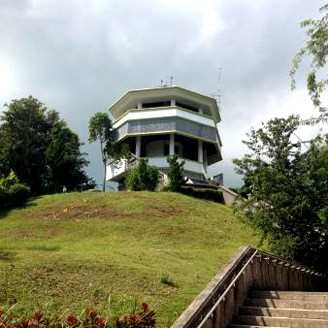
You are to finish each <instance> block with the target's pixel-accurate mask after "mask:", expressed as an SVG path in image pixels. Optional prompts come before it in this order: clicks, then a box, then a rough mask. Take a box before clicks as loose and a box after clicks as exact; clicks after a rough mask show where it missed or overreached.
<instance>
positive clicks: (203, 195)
mask: <svg viewBox="0 0 328 328" xmlns="http://www.w3.org/2000/svg"><path fill="white" fill-rule="evenodd" d="M180 191H181V193H183V194H185V195H188V196H192V197H195V198H200V199H206V200H210V201H212V202H216V203H221V204H223V203H224V199H223V194H222V192H221V191H220V190H215V189H209V188H206V189H199V188H193V187H182V188H181V190H180Z"/></svg>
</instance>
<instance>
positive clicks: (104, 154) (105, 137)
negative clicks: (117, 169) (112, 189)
mask: <svg viewBox="0 0 328 328" xmlns="http://www.w3.org/2000/svg"><path fill="white" fill-rule="evenodd" d="M96 141H99V143H100V151H101V158H102V162H103V165H104V178H103V191H105V190H106V173H107V165H108V161H109V158H110V157H115V156H114V153H116V147H115V142H114V132H113V129H112V122H111V120H110V118H109V116H108V114H107V113H100V112H98V113H95V114H94V115H93V116H92V117H91V118H90V120H89V142H96Z"/></svg>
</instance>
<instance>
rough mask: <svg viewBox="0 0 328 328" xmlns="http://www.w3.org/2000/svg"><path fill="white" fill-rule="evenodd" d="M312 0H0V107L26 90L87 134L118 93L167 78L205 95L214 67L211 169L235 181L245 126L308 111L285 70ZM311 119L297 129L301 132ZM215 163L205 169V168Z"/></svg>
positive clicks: (313, 12)
mask: <svg viewBox="0 0 328 328" xmlns="http://www.w3.org/2000/svg"><path fill="white" fill-rule="evenodd" d="M324 3H325V1H319V0H311V1H305V0H221V1H219V0H216V1H214V0H202V1H197V0H148V1H147V0H138V1H130V0H94V1H87V0H76V1H74V0H39V1H37V0H26V1H25V0H0V41H1V42H0V108H1V109H0V111H1V110H2V106H3V104H4V103H6V102H9V101H10V100H11V99H13V98H19V97H25V96H28V95H33V96H34V97H37V98H39V99H40V100H41V101H42V102H44V103H45V104H46V105H47V106H48V107H50V108H53V109H56V110H57V111H59V112H60V114H61V115H62V117H63V118H64V119H66V120H67V121H68V123H69V125H70V126H71V127H72V128H73V129H74V130H75V131H76V132H78V134H79V135H80V137H81V139H82V141H84V142H86V143H87V135H88V131H87V125H88V119H89V117H90V115H91V114H92V113H94V112H97V111H105V110H106V109H108V107H109V106H110V105H111V103H112V102H113V101H114V100H116V99H117V98H118V97H120V96H121V95H122V94H123V93H124V92H126V91H127V90H129V89H133V88H143V87H153V86H157V85H159V84H160V80H161V79H164V80H165V79H168V78H169V76H170V75H173V76H174V81H175V84H177V85H180V86H182V87H185V88H190V89H192V90H195V91H198V92H202V93H205V94H208V95H211V94H215V93H216V90H217V89H218V73H219V68H220V67H221V68H222V75H221V83H220V86H219V88H220V90H221V94H222V101H221V116H222V123H221V124H220V133H221V137H222V140H223V144H224V148H223V156H224V161H223V162H221V163H220V164H219V165H218V166H217V167H216V168H215V169H216V170H218V171H222V172H224V174H225V183H226V185H237V184H238V183H239V178H238V177H237V176H236V175H235V174H234V173H233V166H232V164H231V158H234V157H238V156H241V155H242V154H243V153H244V152H245V149H244V148H243V146H242V143H241V140H242V139H243V138H244V137H245V133H246V132H247V131H249V129H250V128H251V127H252V126H253V127H257V126H259V124H260V122H261V121H265V120H267V119H269V118H271V117H274V116H286V115H288V114H290V113H295V114H297V113H298V114H301V115H303V116H310V115H311V114H312V113H313V109H312V106H311V103H310V101H309V99H308V96H307V93H306V91H305V86H304V83H303V82H302V81H303V76H302V74H299V83H298V88H297V90H296V91H294V92H291V91H290V87H289V77H288V72H289V68H290V63H291V60H292V57H293V56H294V54H295V53H296V51H297V50H298V49H299V48H300V46H301V45H302V44H303V42H304V38H305V35H304V31H302V30H301V29H300V27H299V23H300V21H301V20H303V19H305V18H309V17H315V16H317V14H318V8H319V7H320V6H322V5H323V4H324ZM318 128H319V127H315V128H306V129H303V130H302V131H301V132H300V133H301V137H302V138H307V137H308V136H309V135H312V134H313V133H315V132H316V131H317V130H318ZM85 150H86V151H87V152H88V153H89V160H90V166H89V169H88V172H89V174H90V175H91V176H94V177H96V178H97V179H99V178H100V177H101V175H102V168H101V163H100V157H99V153H98V148H97V147H96V146H95V145H88V144H86V146H85ZM215 169H213V170H212V171H213V172H214V171H215Z"/></svg>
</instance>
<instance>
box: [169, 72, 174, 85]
mask: <svg viewBox="0 0 328 328" xmlns="http://www.w3.org/2000/svg"><path fill="white" fill-rule="evenodd" d="M173 79H174V78H173V76H172V75H171V76H170V86H171V87H172V85H173Z"/></svg>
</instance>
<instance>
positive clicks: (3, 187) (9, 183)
mask: <svg viewBox="0 0 328 328" xmlns="http://www.w3.org/2000/svg"><path fill="white" fill-rule="evenodd" d="M29 195H30V188H29V187H27V186H26V185H24V184H21V183H19V180H18V178H17V176H16V174H15V173H14V172H13V171H11V172H10V174H9V175H8V176H7V177H4V178H1V179H0V209H1V208H8V207H11V206H20V205H23V204H24V203H25V202H26V200H27V199H28V197H29Z"/></svg>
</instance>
